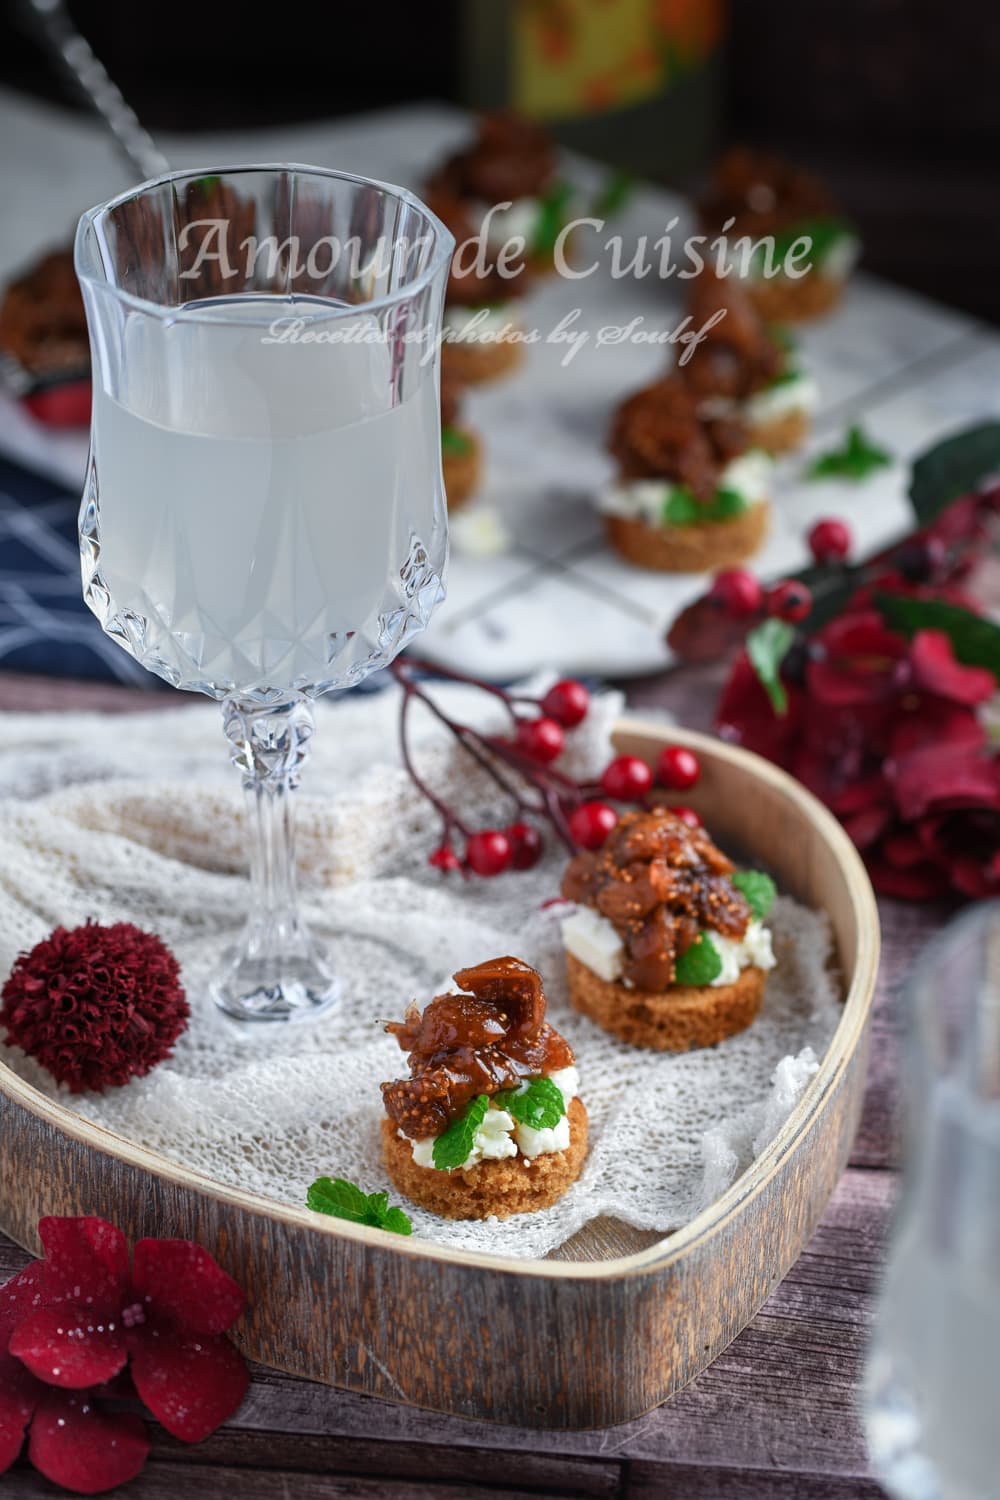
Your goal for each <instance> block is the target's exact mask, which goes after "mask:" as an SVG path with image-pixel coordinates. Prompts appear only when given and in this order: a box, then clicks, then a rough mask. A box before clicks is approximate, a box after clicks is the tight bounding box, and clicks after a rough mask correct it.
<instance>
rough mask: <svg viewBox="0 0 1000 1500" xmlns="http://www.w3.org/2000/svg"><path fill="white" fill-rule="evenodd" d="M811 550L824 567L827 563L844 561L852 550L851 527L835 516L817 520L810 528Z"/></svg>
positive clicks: (809, 540)
mask: <svg viewBox="0 0 1000 1500" xmlns="http://www.w3.org/2000/svg"><path fill="white" fill-rule="evenodd" d="M807 540H808V542H809V551H810V552H811V553H812V555H813V558H814V559H815V561H816V562H817V563H818V564H819V565H820V566H821V567H822V566H823V565H824V564H826V563H837V562H843V561H844V560H845V559H846V558H847V557H848V555H849V554H850V551H851V546H852V537H851V528H850V527H849V526H848V525H847V524H846V523H845V522H844V521H839V520H837V518H836V517H835V516H833V517H829V518H827V519H826V520H823V521H817V522H816V524H815V526H813V527H811V528H810V531H809V536H808V539H807Z"/></svg>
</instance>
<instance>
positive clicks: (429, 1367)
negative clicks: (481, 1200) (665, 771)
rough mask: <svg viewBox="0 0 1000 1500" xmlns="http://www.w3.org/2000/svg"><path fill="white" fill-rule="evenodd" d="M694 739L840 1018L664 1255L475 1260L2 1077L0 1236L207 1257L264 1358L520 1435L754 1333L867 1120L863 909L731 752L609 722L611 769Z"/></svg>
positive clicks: (703, 798)
mask: <svg viewBox="0 0 1000 1500" xmlns="http://www.w3.org/2000/svg"><path fill="white" fill-rule="evenodd" d="M668 739H669V740H670V741H671V742H672V743H681V744H686V745H690V746H691V748H692V749H694V750H696V751H697V753H698V755H699V756H700V757H701V762H702V776H701V780H700V781H699V783H698V786H697V787H696V788H695V790H694V791H693V792H692V793H691V794H690V796H689V801H690V802H691V804H692V805H693V806H695V807H696V808H697V809H698V810H699V811H700V812H701V813H702V815H703V816H704V817H705V819H706V821H707V822H708V824H709V826H710V828H711V830H712V832H713V834H715V835H716V836H717V837H718V839H719V841H720V842H721V843H722V844H723V846H724V847H725V845H726V844H727V843H730V844H732V845H733V846H734V847H735V848H743V849H746V850H752V851H753V853H754V856H755V858H757V859H759V860H760V861H761V862H762V863H764V864H766V865H768V866H769V867H770V868H771V869H772V870H773V871H774V873H775V875H776V877H777V879H778V882H779V885H780V886H781V887H782V888H783V889H785V890H787V891H789V892H790V893H791V894H792V895H794V896H796V897H797V898H798V899H799V900H801V901H803V902H805V903H807V904H808V905H811V906H814V907H816V908H821V909H825V910H826V911H827V912H828V913H829V916H830V919H831V921H832V923H833V928H834V932H835V935H836V944H837V953H838V959H839V964H840V968H841V971H842V974H843V978H844V1013H843V1016H842V1019H841V1021H840V1023H839V1025H838V1027H837V1030H836V1032H835V1034H834V1037H833V1039H832V1041H831V1043H830V1047H829V1050H828V1052H827V1054H826V1056H825V1057H824V1058H823V1060H822V1063H821V1066H820V1069H819V1072H818V1073H817V1074H816V1076H815V1078H814V1079H813V1080H812V1082H811V1083H810V1084H809V1086H808V1088H807V1090H806V1092H805V1094H804V1096H803V1098H802V1100H801V1102H800V1103H799V1105H798V1106H797V1108H796V1109H795V1110H794V1111H793V1113H792V1115H791V1116H790V1118H789V1119H788V1121H787V1123H786V1124H785V1126H784V1127H783V1129H782V1130H781V1131H780V1132H779V1134H778V1135H777V1137H776V1138H775V1140H774V1141H773V1142H772V1143H771V1145H770V1146H769V1147H768V1148H767V1150H766V1151H765V1152H764V1153H763V1154H762V1155H761V1156H760V1157H759V1158H758V1159H757V1160H756V1161H755V1162H754V1163H753V1165H752V1167H751V1168H750V1169H749V1170H748V1171H747V1172H746V1173H745V1174H744V1175H743V1176H742V1177H740V1178H739V1179H738V1180H737V1182H736V1183H734V1185H733V1186H732V1187H731V1188H730V1189H729V1191H728V1192H726V1193H725V1194H724V1195H723V1196H722V1197H721V1198H720V1199H718V1201H717V1202H715V1203H714V1204H712V1205H711V1206H710V1207H709V1208H707V1209H705V1210H704V1211H703V1212H702V1213H700V1214H699V1215H698V1216H697V1217H696V1218H695V1219H693V1220H692V1221H691V1222H690V1223H688V1224H686V1225H684V1227H683V1228H681V1229H678V1230H677V1231H676V1232H675V1233H673V1234H670V1235H669V1236H667V1237H666V1238H663V1237H656V1239H655V1242H654V1243H650V1240H651V1239H652V1238H653V1237H651V1236H650V1235H648V1234H640V1233H638V1232H637V1231H635V1230H633V1229H630V1228H629V1226H627V1225H623V1224H617V1223H615V1222H614V1221H608V1220H602V1221H598V1222H597V1223H595V1224H592V1225H590V1226H588V1227H587V1228H586V1229H584V1230H582V1231H581V1232H580V1233H579V1234H578V1235H575V1236H574V1237H573V1240H572V1241H570V1242H569V1244H568V1245H566V1246H564V1247H563V1249H562V1251H557V1252H556V1253H555V1255H554V1256H553V1257H551V1258H549V1259H547V1260H542V1261H521V1260H511V1259H500V1258H496V1259H494V1258H489V1257H485V1256H481V1255H474V1254H470V1253H468V1252H465V1251H459V1250H452V1249H446V1248H444V1247H441V1246H435V1245H433V1244H427V1243H425V1242H417V1241H414V1240H409V1239H406V1238H405V1237H403V1236H399V1235H393V1234H387V1233H385V1232H383V1231H382V1230H376V1229H367V1228H364V1227H361V1226H355V1225H352V1224H348V1223H345V1222H342V1221H340V1220H337V1219H327V1218H324V1217H322V1216H320V1215H318V1214H312V1213H309V1212H308V1211H307V1210H305V1209H296V1208H288V1207H286V1206H284V1205H283V1204H279V1203H275V1202H272V1201H269V1200H268V1199H265V1198H261V1197H258V1196H255V1195H253V1194H250V1193H244V1192H240V1191H239V1190H238V1189H236V1188H233V1187H228V1186H226V1185H225V1184H222V1183H218V1182H215V1181H213V1180H212V1179H211V1178H210V1177H207V1176H205V1175H203V1174H201V1173H198V1172H193V1171H189V1170H187V1169H186V1168H185V1167H183V1166H180V1165H178V1164H177V1163H175V1162H171V1161H168V1160H167V1159H166V1158H164V1157H161V1156H159V1155H157V1154H156V1153H154V1152H151V1151H147V1150H144V1149H143V1148H142V1147H140V1146H137V1145H135V1144H133V1143H132V1142H130V1141H128V1140H125V1139H123V1138H122V1137H120V1136H117V1135H115V1134H113V1133H112V1132H110V1131H108V1130H105V1129H103V1128H101V1127H98V1126H95V1125H92V1124H90V1123H89V1122H87V1121H85V1120H83V1119H81V1118H80V1116H78V1115H76V1114H74V1113H73V1111H72V1110H69V1109H67V1108H65V1107H64V1106H63V1105H61V1104H58V1103H54V1102H53V1101H51V1100H49V1099H47V1098H45V1097H43V1096H42V1095H41V1094H40V1093H38V1092H37V1090H35V1089H33V1088H32V1087H30V1086H29V1085H28V1084H27V1083H25V1082H24V1081H23V1080H22V1079H21V1078H19V1077H18V1076H17V1075H16V1074H15V1073H13V1072H12V1071H11V1070H10V1069H9V1068H7V1067H5V1066H3V1065H0V1227H2V1228H3V1229H4V1230H5V1231H6V1233H7V1234H9V1235H10V1236H11V1237H12V1238H13V1239H15V1240H16V1241H17V1242H18V1243H19V1244H21V1245H24V1246H25V1247H26V1248H28V1249H30V1250H32V1251H34V1252H36V1253H38V1251H39V1248H40V1247H39V1245H38V1241H37V1237H36V1233H35V1226H36V1224H37V1221H38V1219H39V1217H40V1216H41V1215H43V1214H53V1213H54V1214H100V1215H102V1216H104V1217H105V1218H108V1219H110V1220H112V1221H113V1222H114V1223H116V1224H118V1225H120V1226H121V1228H122V1229H123V1230H124V1231H125V1233H126V1234H127V1235H128V1236H129V1237H130V1238H131V1239H135V1238H139V1237H141V1236H142V1235H180V1236H184V1237H186V1238H191V1239H195V1240H198V1241H200V1242H201V1243H202V1244H203V1245H205V1246H207V1247H208V1249H209V1250H211V1251H212V1253H213V1254H214V1255H216V1256H217V1257H218V1259H219V1260H220V1261H221V1262H222V1264H223V1265H224V1266H225V1267H226V1268H227V1269H228V1270H229V1271H230V1272H231V1273H232V1274H233V1275H234V1276H235V1277H236V1279H237V1281H239V1282H240V1284H241V1285H242V1286H244V1287H246V1288H248V1290H249V1293H250V1296H251V1298H252V1303H253V1305H252V1306H251V1308H250V1310H249V1312H248V1314H247V1316H246V1318H245V1319H244V1321H243V1322H242V1323H241V1324H240V1325H238V1327H237V1329H236V1331H235V1336H236V1338H237V1340H238V1342H239V1343H240V1345H241V1346H242V1348H243V1349H244V1351H245V1352H246V1353H247V1354H248V1355H250V1356H252V1357H253V1358H255V1359H258V1360H261V1361H262V1362H263V1363H265V1364H268V1365H273V1366H276V1367H278V1368H279V1369H282V1370H287V1371H289V1372H291V1373H294V1374H297V1375H304V1376H308V1377H311V1378H313V1379H316V1380H321V1381H326V1382H327V1383H329V1384H331V1385H337V1386H343V1387H346V1388H348V1389H350V1390H354V1391H363V1392H368V1393H370V1394H372V1395H376V1396H381V1397H385V1398H387V1399H389V1400H402V1401H407V1402H411V1403H413V1404H415V1405H418V1406H426V1407H432V1408H435V1409H437V1410H440V1411H445V1412H450V1413H455V1414H458V1415H461V1416H469V1417H480V1418H486V1419H492V1420H495V1421H498V1422H508V1423H515V1424H518V1425H521V1426H526V1427H568V1428H572V1427H603V1426H607V1425H610V1424H612V1423H615V1422H624V1421H627V1420H629V1419H630V1418H633V1417H636V1416H638V1415H640V1414H641V1413H642V1412H644V1411H646V1410H648V1409H649V1408H650V1407H652V1406H656V1405H658V1404H659V1403H660V1402H661V1401H663V1400H665V1399H666V1398H667V1397H668V1396H670V1395H672V1394H673V1393H674V1392H675V1391H678V1390H680V1388H681V1387H682V1386H683V1385H685V1384H686V1382H687V1381H689V1380H691V1379H692V1378H693V1377H694V1376H695V1375H697V1374H698V1373H699V1372H700V1371H701V1370H703V1369H704V1368H705V1366H706V1365H707V1364H709V1363H710V1362H711V1360H713V1359H714V1358H715V1356H716V1355H717V1354H719V1353H720V1351H721V1350H722V1349H724V1348H725V1347H726V1345H727V1344H728V1343H729V1342H730V1340H731V1339H733V1338H734V1337H735V1336H736V1334H737V1333H739V1332H740V1330H741V1329H742V1328H743V1327H745V1325H746V1324H747V1323H748V1322H749V1321H750V1319H751V1318H752V1317H753V1316H754V1314H755V1313H756V1312H757V1310H758V1309H759V1308H760V1306H761V1304H762V1303H763V1302H764V1300H765V1298H766V1297H767V1296H768V1294H769V1293H770V1292H771V1290H772V1289H773V1288H774V1287H775V1286H776V1285H777V1283H778V1282H779V1281H780V1280H781V1279H782V1277H783V1276H784V1275H785V1273H786V1272H787V1271H788V1269H789V1267H790V1266H791V1265H792V1264H793V1262H794V1261H795V1259H796V1258H797V1256H798V1255H799V1252H800V1251H801V1249H802V1246H803V1244H804V1243H805V1241H806V1240H807V1239H808V1237H809V1235H810V1234H811V1232H812V1230H813V1228H814V1227H815V1225H816V1223H817V1222H818V1220H819V1218H820V1216H821V1215H822V1213H823V1209H824V1207H825V1205H826V1202H827V1200H828V1199H829V1197H830V1194H831V1192H832V1191H833V1188H834V1185H835V1183H836V1181H837V1178H838V1176H839V1175H840V1173H841V1171H842V1170H843V1167H844V1165H845V1163H846V1160H847V1155H848V1151H849V1149H850V1145H851V1142H852V1140H853V1138H854V1134H855V1130H856V1128H857V1123H858V1119H859V1115H860V1110H861V1100H862V1092H863V1088H864V1081H865V1070H866V1060H867V1043H868V1031H869V1021H870V1013H871V1001H872V995H873V991H874V985H875V974H876V968H877V964H878V951H879V935H878V915H877V911H876V907H875V900H874V896H873V894H872V889H871V886H870V884H869V882H868V878H867V875H866V874H865V871H864V867H863V866H862V864H861V861H860V859H859V858H858V855H857V853H856V852H855V849H854V847H853V845H852V844H851V842H850V840H849V839H848V838H847V835H846V834H845V833H844V832H843V830H842V829H841V827H840V826H839V824H838V823H837V822H836V821H835V820H834V819H833V817H831V815H830V814H829V813H828V812H827V811H826V810H825V808H823V807H822V806H821V805H820V804H819V803H818V802H817V801H816V800H815V799H814V798H813V797H812V796H810V795H809V793H807V792H806V791H804V790H803V788H802V787H801V786H799V785H798V783H796V782H795V781H793V780H792V779H791V778H790V777H788V776H786V775H785V774H784V773H783V772H781V771H779V770H777V769H776V768H775V767H774V766H772V765H770V764H769V763H768V762H766V761H764V760H761V759H760V758H759V757H757V756H755V755H750V754H748V753H747V752H746V751H742V750H738V749H735V748H733V747H731V746H728V745H725V744H722V743H721V742H719V741H717V740H712V739H709V738H707V737H705V736H702V735H697V734H693V733H690V732H688V731H681V730H674V729H672V728H671V729H670V730H669V731H667V730H666V729H664V727H663V726H661V725H655V726H654V725H650V724H643V723H641V722H638V721H635V720H624V721H623V722H622V723H621V724H620V725H619V727H618V730H617V732H616V735H615V745H616V748H617V750H618V751H619V752H629V753H631V754H635V755H641V756H642V757H643V758H645V759H647V760H649V761H650V762H652V761H653V760H654V759H655V757H656V755H657V753H658V751H659V750H660V748H661V746H662V745H663V744H664V743H665V742H666V741H667V740H668Z"/></svg>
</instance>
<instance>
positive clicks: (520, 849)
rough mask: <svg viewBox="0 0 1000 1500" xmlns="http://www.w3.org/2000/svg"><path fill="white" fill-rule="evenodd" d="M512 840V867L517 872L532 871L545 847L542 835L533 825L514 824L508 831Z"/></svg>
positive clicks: (508, 836) (508, 835)
mask: <svg viewBox="0 0 1000 1500" xmlns="http://www.w3.org/2000/svg"><path fill="white" fill-rule="evenodd" d="M506 834H507V838H508V839H509V840H510V847H511V861H510V862H511V865H512V866H513V868H514V869H515V870H530V869H531V868H532V866H534V865H537V863H538V861H539V860H540V859H541V857H542V850H543V849H544V848H545V845H544V843H543V841H542V835H541V834H540V833H539V832H538V829H537V828H535V827H533V825H532V824H531V823H512V824H511V825H510V827H509V828H508V829H507V830H506Z"/></svg>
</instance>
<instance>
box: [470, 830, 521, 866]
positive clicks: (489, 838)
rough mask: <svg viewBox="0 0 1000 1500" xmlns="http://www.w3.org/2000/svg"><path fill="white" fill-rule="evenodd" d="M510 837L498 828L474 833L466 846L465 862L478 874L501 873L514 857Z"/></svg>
mask: <svg viewBox="0 0 1000 1500" xmlns="http://www.w3.org/2000/svg"><path fill="white" fill-rule="evenodd" d="M513 854H514V850H513V848H512V846H511V842H510V839H509V838H508V837H507V835H506V834H505V833H500V832H499V831H498V830H497V829H496V828H486V829H484V830H483V832H482V833H474V834H473V835H472V836H471V838H470V839H469V841H468V843H467V844H466V846H465V863H466V864H467V865H468V867H469V869H470V870H472V871H473V872H474V873H475V874H476V875H499V874H501V873H502V871H504V870H506V868H507V866H508V865H509V864H510V862H511V859H512V858H513Z"/></svg>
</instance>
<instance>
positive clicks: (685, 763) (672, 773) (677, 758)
mask: <svg viewBox="0 0 1000 1500" xmlns="http://www.w3.org/2000/svg"><path fill="white" fill-rule="evenodd" d="M700 775H701V765H700V764H699V761H698V757H697V756H696V755H695V753H694V751H693V750H688V749H686V748H685V747H684V746H683V745H667V746H666V748H665V749H663V750H661V751H660V758H659V760H658V761H657V762H656V779H657V781H658V782H659V783H660V785H661V786H665V787H667V788H669V789H670V790H671V791H675V792H686V791H687V790H688V788H689V787H692V786H694V784H695V782H696V781H697V780H698V777H699V776H700Z"/></svg>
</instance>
